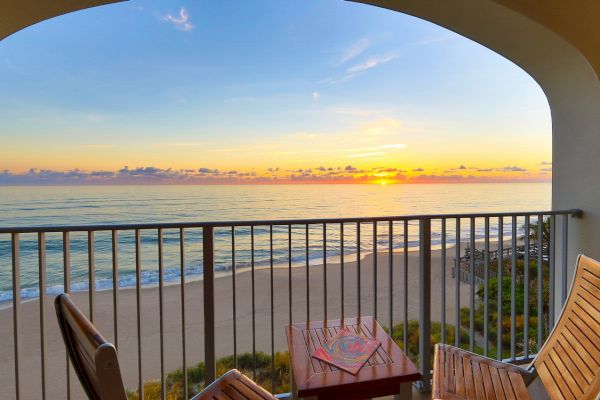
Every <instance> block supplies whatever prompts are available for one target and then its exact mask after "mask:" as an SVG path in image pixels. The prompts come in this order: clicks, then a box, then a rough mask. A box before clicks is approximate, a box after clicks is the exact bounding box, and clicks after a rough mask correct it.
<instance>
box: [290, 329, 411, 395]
mask: <svg viewBox="0 0 600 400" xmlns="http://www.w3.org/2000/svg"><path fill="white" fill-rule="evenodd" d="M342 327H343V328H345V329H347V330H349V331H351V332H355V333H359V334H363V335H365V336H367V337H369V338H375V339H377V340H378V341H379V342H380V343H381V346H379V348H378V349H377V351H376V352H375V353H374V354H373V355H372V356H371V358H370V359H369V360H368V361H367V363H366V364H365V365H364V366H363V367H362V368H361V370H360V371H359V372H358V373H357V374H356V375H352V374H350V373H348V372H344V371H342V370H339V369H337V368H335V367H333V366H331V365H329V364H327V363H325V362H322V361H320V360H317V359H315V358H313V357H311V354H313V353H314V352H315V351H316V350H317V349H318V348H319V347H320V346H321V344H322V343H323V342H324V341H326V340H328V339H330V338H331V337H332V335H334V334H335V333H336V332H338V331H339V330H340V328H342ZM286 333H287V340H288V348H289V350H290V356H291V360H292V370H293V378H294V383H295V388H292V389H293V390H294V392H296V393H297V396H298V397H300V398H315V399H320V400H324V399H327V400H336V399H340V400H341V399H346V400H350V399H369V398H372V397H381V396H389V395H395V398H396V399H401V400H407V399H410V397H411V393H412V382H415V381H418V380H419V379H421V374H420V373H419V371H418V370H417V368H416V367H415V365H414V364H413V363H412V362H411V361H410V360H409V358H408V357H407V356H406V354H404V352H403V351H402V350H400V348H399V347H398V345H396V343H394V341H393V340H392V338H391V337H390V336H389V335H388V334H387V333H385V331H384V330H383V328H382V327H381V325H379V323H378V322H377V321H376V320H375V319H374V318H373V317H361V318H346V319H344V320H343V321H341V320H328V321H314V322H308V323H294V324H292V325H288V326H287V328H286Z"/></svg>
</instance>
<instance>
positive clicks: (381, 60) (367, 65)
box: [346, 54, 399, 74]
mask: <svg viewBox="0 0 600 400" xmlns="http://www.w3.org/2000/svg"><path fill="white" fill-rule="evenodd" d="M398 57H399V56H398V55H397V54H390V55H387V56H381V57H371V58H369V59H368V60H367V61H365V62H363V63H360V64H356V65H354V66H352V67H350V68H348V70H347V71H346V72H347V73H348V74H357V73H360V72H364V71H367V70H370V69H372V68H375V67H377V66H379V65H382V64H385V63H388V62H390V61H392V60H395V59H396V58H398Z"/></svg>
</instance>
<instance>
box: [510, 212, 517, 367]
mask: <svg viewBox="0 0 600 400" xmlns="http://www.w3.org/2000/svg"><path fill="white" fill-rule="evenodd" d="M511 246H512V249H511V253H510V254H511V262H510V358H511V359H512V360H514V359H515V358H516V357H517V349H516V347H517V339H516V337H517V216H516V215H513V217H512V221H511Z"/></svg>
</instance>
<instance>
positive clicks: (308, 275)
mask: <svg viewBox="0 0 600 400" xmlns="http://www.w3.org/2000/svg"><path fill="white" fill-rule="evenodd" d="M309 230H310V227H309V225H308V224H306V229H305V235H306V254H305V255H306V322H308V321H310V242H309V240H310V239H309Z"/></svg>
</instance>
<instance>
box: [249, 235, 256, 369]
mask: <svg viewBox="0 0 600 400" xmlns="http://www.w3.org/2000/svg"><path fill="white" fill-rule="evenodd" d="M250 266H251V271H250V272H251V275H250V276H251V278H252V379H254V380H256V293H255V286H254V279H255V278H254V272H255V271H254V267H255V265H254V225H252V226H251V227H250Z"/></svg>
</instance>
